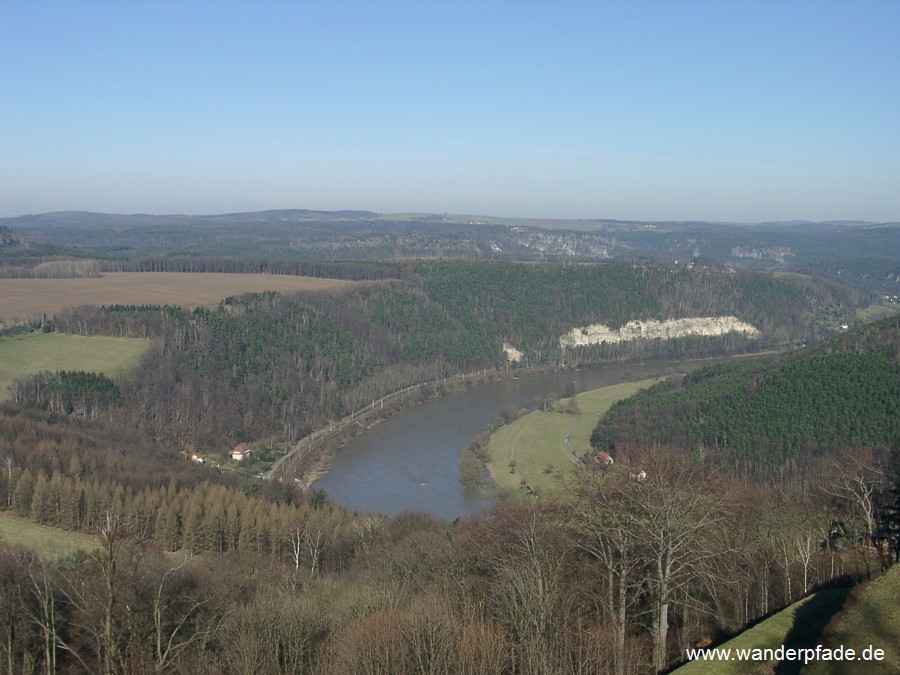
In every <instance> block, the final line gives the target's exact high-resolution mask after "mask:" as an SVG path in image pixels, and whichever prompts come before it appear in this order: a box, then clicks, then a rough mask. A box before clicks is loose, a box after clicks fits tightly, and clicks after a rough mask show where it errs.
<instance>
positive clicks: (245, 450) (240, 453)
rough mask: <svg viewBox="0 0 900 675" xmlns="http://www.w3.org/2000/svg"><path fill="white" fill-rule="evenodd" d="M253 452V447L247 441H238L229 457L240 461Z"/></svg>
mask: <svg viewBox="0 0 900 675" xmlns="http://www.w3.org/2000/svg"><path fill="white" fill-rule="evenodd" d="M252 454H253V448H251V447H250V445H249V444H248V443H238V444H237V445H236V446H234V450H232V451H231V459H233V460H235V461H236V462H240V461H241V460H242V459H246V458H247V457H249V456H250V455H252Z"/></svg>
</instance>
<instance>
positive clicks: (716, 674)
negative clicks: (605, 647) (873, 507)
mask: <svg viewBox="0 0 900 675" xmlns="http://www.w3.org/2000/svg"><path fill="white" fill-rule="evenodd" d="M847 592H848V589H846V588H826V589H824V590H821V591H819V592H818V593H814V594H812V595H810V596H808V597H806V598H804V599H803V600H800V601H799V602H795V603H794V604H793V605H791V606H789V607H786V608H785V609H783V610H782V611H780V612H778V613H777V614H773V615H772V616H770V617H769V618H768V619H765V620H763V621H761V622H759V623H758V624H756V625H755V626H753V627H752V628H748V629H747V630H745V631H744V632H743V633H741V634H740V635H738V636H736V637H734V638H732V639H731V640H729V641H728V642H725V643H723V644H721V645H719V646H718V647H719V649H731V650H732V652H734V651H735V650H738V649H757V648H758V649H778V648H779V647H780V646H781V645H784V646H785V647H793V648H797V647H807V646H813V647H814V646H815V645H817V644H819V643H820V642H821V641H822V640H821V634H822V629H823V628H824V627H825V625H826V624H827V623H828V620H829V619H830V618H831V617H832V616H833V615H834V614H835V612H837V611H838V610H840V608H841V606H842V605H843V604H844V600H845V599H846V597H847ZM848 646H850V645H848ZM762 665H763V662H760V661H749V660H747V661H737V660H736V655H733V657H732V660H730V661H725V660H716V661H713V660H710V661H692V662H690V663H687V664H685V665H684V666H682V667H681V668H678V669H676V671H675V672H677V673H678V675H706V674H709V675H742V674H745V673H746V674H749V673H762V672H769V673H771V672H772V670H771V668H770V669H768V670H763V669H761V666H762ZM801 666H802V663H798V662H787V661H785V662H783V663H781V664H780V666H779V669H778V670H777V672H778V673H798V672H800V670H799V669H800V667H801ZM803 672H806V671H803ZM828 672H831V671H828ZM835 672H837V671H835ZM840 672H848V671H840ZM849 672H860V673H862V672H871V671H865V670H853V671H849ZM891 672H894V671H891Z"/></svg>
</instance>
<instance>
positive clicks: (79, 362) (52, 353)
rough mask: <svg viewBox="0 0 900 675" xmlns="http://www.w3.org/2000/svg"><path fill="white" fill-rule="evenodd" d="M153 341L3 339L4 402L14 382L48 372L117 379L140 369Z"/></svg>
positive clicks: (43, 336)
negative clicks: (83, 372)
mask: <svg viewBox="0 0 900 675" xmlns="http://www.w3.org/2000/svg"><path fill="white" fill-rule="evenodd" d="M149 346H150V341H149V340H136V339H133V338H112V337H82V336H79V335H64V334H62V333H39V332H34V333H26V334H23V335H16V336H13V337H6V338H0V400H4V399H7V398H9V396H10V391H9V386H10V385H11V384H12V382H13V380H16V379H18V378H20V377H24V376H26V375H29V374H32V373H39V372H41V371H44V370H50V371H56V370H87V371H93V372H98V373H103V374H105V375H106V376H107V377H110V378H113V379H114V378H115V377H116V376H117V375H119V374H121V373H122V372H124V371H126V370H128V369H129V368H131V367H133V366H135V365H137V363H138V361H139V360H140V358H141V355H142V354H143V353H144V351H146V349H147V348H148V347H149Z"/></svg>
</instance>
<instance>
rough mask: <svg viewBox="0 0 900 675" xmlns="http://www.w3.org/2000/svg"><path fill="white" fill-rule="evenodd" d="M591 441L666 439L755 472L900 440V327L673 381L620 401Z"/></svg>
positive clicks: (885, 323)
mask: <svg viewBox="0 0 900 675" xmlns="http://www.w3.org/2000/svg"><path fill="white" fill-rule="evenodd" d="M591 440H592V444H593V445H594V446H595V447H596V448H597V449H599V450H606V451H611V452H615V450H616V447H617V445H619V444H622V443H625V444H642V445H652V444H660V443H661V444H666V445H671V446H675V447H680V448H683V449H684V450H685V452H690V453H692V454H694V455H695V456H697V457H701V458H705V459H707V460H708V461H714V462H720V463H722V464H725V465H729V466H731V467H741V470H742V471H746V472H748V473H751V474H755V473H757V472H764V471H766V470H787V469H790V467H792V466H796V465H797V464H798V463H803V462H808V461H810V460H811V459H812V458H813V457H814V456H816V455H820V454H822V453H823V452H826V451H828V450H830V449H834V448H842V447H852V448H875V447H879V446H885V447H887V446H896V445H897V444H898V442H900V323H898V320H897V319H896V318H892V319H885V320H882V321H880V322H877V323H875V324H870V325H868V326H866V327H864V328H862V329H859V330H857V331H854V332H853V333H851V334H848V335H846V336H844V337H841V338H835V339H832V340H829V341H827V342H824V343H821V344H818V345H815V346H813V347H809V348H807V349H802V350H799V351H795V352H792V353H790V354H786V355H784V356H782V357H780V358H778V359H777V360H776V361H775V362H774V363H760V362H752V363H748V362H744V363H732V364H728V365H722V366H716V367H712V368H708V369H705V370H701V371H698V372H696V373H692V374H691V375H688V376H686V377H685V378H684V379H683V380H682V381H681V382H673V381H671V380H670V381H666V382H663V383H660V384H659V385H656V386H655V387H652V388H650V389H648V390H646V391H644V392H641V393H639V394H638V395H636V396H634V397H632V398H631V399H628V400H626V401H621V402H619V403H618V404H616V405H615V406H613V408H612V409H611V410H610V411H609V412H608V413H607V415H606V416H605V417H604V419H603V420H601V421H600V423H599V424H598V425H597V428H596V429H595V430H594V433H593V436H592V439H591Z"/></svg>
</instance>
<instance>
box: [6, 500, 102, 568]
mask: <svg viewBox="0 0 900 675" xmlns="http://www.w3.org/2000/svg"><path fill="white" fill-rule="evenodd" d="M0 542H2V543H6V544H12V545H15V546H21V547H23V548H27V549H30V550H32V551H34V552H35V553H37V554H38V555H39V556H41V557H42V558H44V559H46V560H52V559H54V558H58V557H60V556H64V555H69V554H70V553H75V552H76V551H92V550H94V549H95V548H97V541H96V540H95V539H94V538H93V537H91V536H89V535H86V534H78V533H76V532H66V531H65V530H57V529H56V528H53V527H45V526H43V525H37V524H35V523H31V522H29V521H27V520H24V519H22V518H16V517H15V516H11V515H9V514H8V513H2V512H0Z"/></svg>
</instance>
